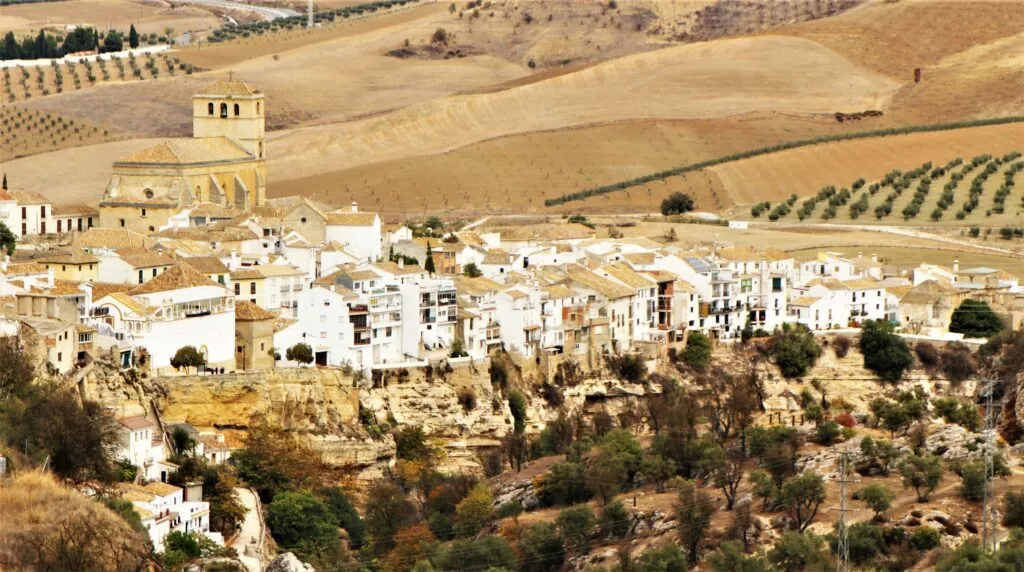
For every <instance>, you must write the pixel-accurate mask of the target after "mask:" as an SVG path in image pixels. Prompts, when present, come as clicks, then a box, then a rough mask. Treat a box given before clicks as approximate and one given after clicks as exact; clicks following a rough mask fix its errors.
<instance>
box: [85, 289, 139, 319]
mask: <svg viewBox="0 0 1024 572" xmlns="http://www.w3.org/2000/svg"><path fill="white" fill-rule="evenodd" d="M107 295H108V296H110V297H111V298H113V299H114V300H117V301H118V302H120V303H121V304H122V305H123V306H124V307H126V308H128V309H129V310H131V311H132V312H135V313H136V314H138V315H140V316H145V315H146V314H148V313H149V306H146V305H145V304H143V303H142V302H140V301H138V300H136V299H135V298H132V297H131V295H129V294H128V292H111V293H109V294H107ZM93 300H99V298H95V297H94V298H93Z"/></svg>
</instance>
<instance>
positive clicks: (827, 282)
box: [807, 278, 850, 290]
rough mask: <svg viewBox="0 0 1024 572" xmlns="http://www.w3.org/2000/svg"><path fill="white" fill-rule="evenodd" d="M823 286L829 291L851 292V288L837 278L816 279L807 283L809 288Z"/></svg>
mask: <svg viewBox="0 0 1024 572" xmlns="http://www.w3.org/2000/svg"><path fill="white" fill-rule="evenodd" d="M819 284H820V285H822V286H824V287H825V288H828V289H829V290H849V289H850V288H849V287H847V286H846V284H843V283H842V282H840V281H839V280H836V279H835V278H815V279H814V280H811V281H810V282H808V283H807V285H808V286H817V285H819Z"/></svg>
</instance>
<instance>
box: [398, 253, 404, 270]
mask: <svg viewBox="0 0 1024 572" xmlns="http://www.w3.org/2000/svg"><path fill="white" fill-rule="evenodd" d="M398 267H399V268H405V257H404V256H399V257H398Z"/></svg>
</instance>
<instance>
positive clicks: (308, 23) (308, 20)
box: [306, 0, 313, 28]
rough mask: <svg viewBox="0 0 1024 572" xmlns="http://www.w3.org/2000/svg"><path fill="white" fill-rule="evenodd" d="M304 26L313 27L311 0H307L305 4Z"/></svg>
mask: <svg viewBox="0 0 1024 572" xmlns="http://www.w3.org/2000/svg"><path fill="white" fill-rule="evenodd" d="M306 27H307V28H312V27H313V0H309V1H308V3H307V4H306Z"/></svg>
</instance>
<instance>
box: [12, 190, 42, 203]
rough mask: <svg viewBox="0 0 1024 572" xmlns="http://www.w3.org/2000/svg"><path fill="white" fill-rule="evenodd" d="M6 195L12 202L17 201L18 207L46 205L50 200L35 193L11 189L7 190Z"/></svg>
mask: <svg viewBox="0 0 1024 572" xmlns="http://www.w3.org/2000/svg"><path fill="white" fill-rule="evenodd" d="M8 193H10V195H11V196H12V197H14V200H16V201H18V204H19V205H48V204H50V199H48V198H46V197H44V196H43V195H42V194H40V193H37V192H35V191H26V190H25V189H13V190H9V191H8Z"/></svg>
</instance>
